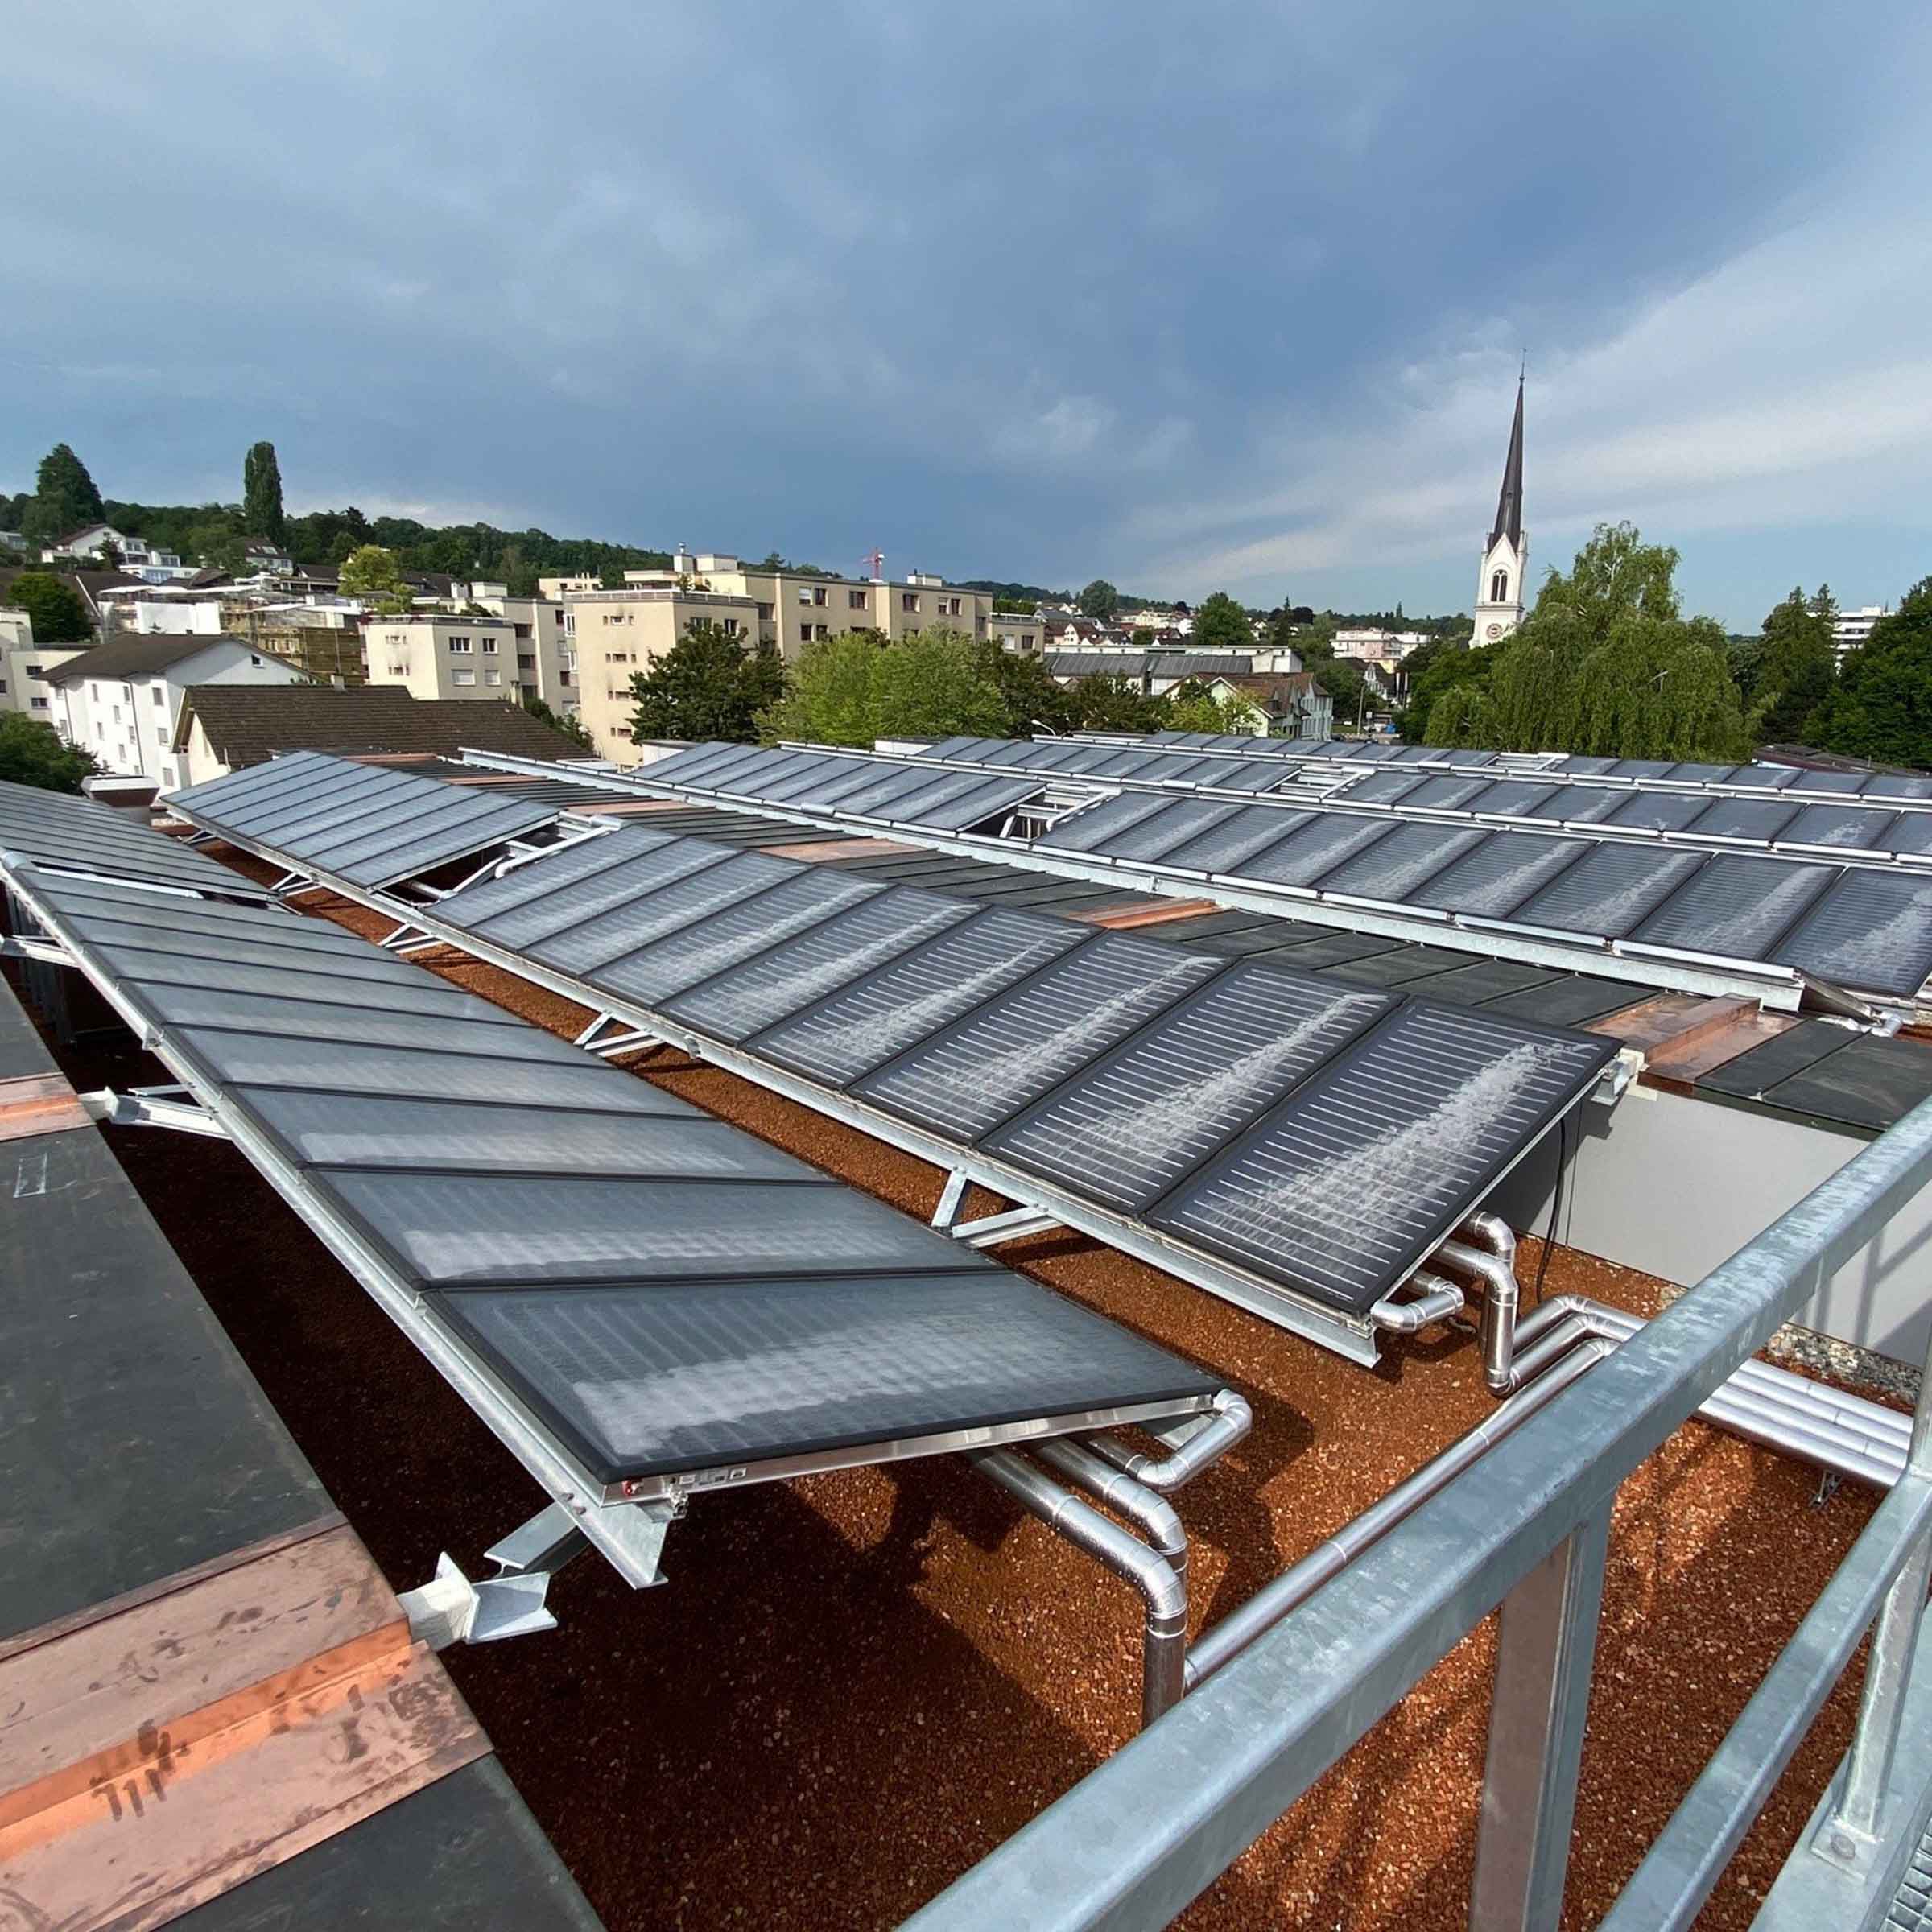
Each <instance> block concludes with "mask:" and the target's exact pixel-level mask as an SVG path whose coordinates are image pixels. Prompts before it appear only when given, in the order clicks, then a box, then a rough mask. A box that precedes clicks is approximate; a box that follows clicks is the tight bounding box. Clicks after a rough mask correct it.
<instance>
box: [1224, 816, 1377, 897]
mask: <svg viewBox="0 0 1932 1932" xmlns="http://www.w3.org/2000/svg"><path fill="white" fill-rule="evenodd" d="M1394 830H1395V825H1394V823H1393V820H1391V819H1367V818H1363V819H1356V818H1347V817H1343V816H1340V815H1326V816H1320V817H1316V818H1314V819H1312V820H1311V823H1309V824H1306V825H1304V826H1302V828H1301V829H1300V830H1299V831H1298V832H1290V833H1289V835H1288V836H1287V837H1286V838H1285V839H1283V840H1280V841H1279V842H1278V844H1274V845H1271V846H1269V848H1268V849H1267V850H1266V851H1265V852H1261V853H1260V854H1258V855H1257V857H1254V858H1252V859H1246V860H1244V861H1242V865H1241V877H1243V878H1245V879H1260V880H1261V881H1263V882H1264V883H1265V884H1267V885H1270V886H1312V885H1314V884H1315V881H1317V880H1318V879H1319V878H1320V877H1322V875H1323V873H1329V872H1332V871H1334V869H1335V867H1336V866H1338V865H1340V864H1341V863H1342V861H1344V860H1345V859H1350V858H1353V857H1355V856H1356V854H1357V853H1358V852H1360V851H1361V850H1362V849H1363V848H1364V847H1365V846H1369V845H1373V844H1374V843H1375V842H1376V841H1377V840H1378V839H1383V838H1386V837H1387V836H1389V833H1390V832H1393V831H1394Z"/></svg>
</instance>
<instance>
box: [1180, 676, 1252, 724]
mask: <svg viewBox="0 0 1932 1932" xmlns="http://www.w3.org/2000/svg"><path fill="white" fill-rule="evenodd" d="M1265 725H1266V719H1265V715H1264V713H1263V712H1262V711H1261V707H1260V706H1259V705H1258V704H1251V703H1250V702H1249V700H1248V699H1246V698H1245V697H1244V696H1242V695H1241V692H1239V691H1229V692H1228V695H1227V696H1225V697H1224V698H1217V697H1216V696H1215V695H1214V692H1213V690H1212V687H1210V686H1209V685H1208V684H1207V683H1205V682H1204V681H1203V680H1202V679H1199V678H1187V679H1183V681H1182V682H1181V683H1179V684H1177V685H1175V686H1174V689H1173V690H1172V691H1169V692H1168V693H1167V725H1166V729H1168V730H1170V731H1218V732H1228V733H1232V732H1246V733H1257V727H1259V728H1261V729H1263V730H1265ZM1257 735H1259V733H1257Z"/></svg>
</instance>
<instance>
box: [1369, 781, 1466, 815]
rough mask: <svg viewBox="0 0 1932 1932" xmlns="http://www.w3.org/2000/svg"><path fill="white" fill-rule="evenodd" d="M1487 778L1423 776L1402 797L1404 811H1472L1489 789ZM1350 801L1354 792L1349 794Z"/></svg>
mask: <svg viewBox="0 0 1932 1932" xmlns="http://www.w3.org/2000/svg"><path fill="white" fill-rule="evenodd" d="M1489 784H1490V782H1489V780H1488V779H1487V778H1424V779H1423V780H1422V783H1421V784H1419V785H1418V786H1416V788H1415V790H1414V791H1411V792H1406V793H1405V794H1404V795H1403V797H1402V806H1403V809H1404V810H1405V811H1407V810H1410V809H1414V810H1418V811H1476V810H1477V809H1478V806H1477V803H1476V802H1477V801H1478V800H1479V799H1481V798H1482V796H1483V795H1484V793H1486V792H1487V791H1488V790H1489ZM1349 796H1350V799H1351V802H1352V801H1353V798H1354V794H1352V793H1351V794H1350V795H1349Z"/></svg>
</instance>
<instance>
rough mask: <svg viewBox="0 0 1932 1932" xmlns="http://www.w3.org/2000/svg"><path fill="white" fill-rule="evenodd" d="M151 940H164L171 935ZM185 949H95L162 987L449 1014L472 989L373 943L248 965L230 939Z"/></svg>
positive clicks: (120, 970) (118, 971)
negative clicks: (359, 956) (350, 950)
mask: <svg viewBox="0 0 1932 1932" xmlns="http://www.w3.org/2000/svg"><path fill="white" fill-rule="evenodd" d="M151 937H153V938H155V939H161V940H163V941H165V940H166V939H167V937H168V935H165V934H156V935H151ZM176 944H177V947H179V948H180V949H179V950H175V951H169V950H168V949H167V947H166V945H165V944H164V943H163V944H160V945H153V944H150V945H144V946H140V947H134V946H116V945H102V946H100V947H97V951H98V952H99V955H100V957H101V960H102V962H103V963H104V964H105V965H107V966H108V967H109V968H111V969H112V970H113V972H114V973H115V975H116V976H118V977H119V978H121V979H123V980H142V981H143V982H146V983H149V984H152V985H161V986H195V987H204V988H208V989H211V990H216V991H225V992H229V993H269V994H281V995H285V996H286V995H288V994H291V993H293V994H295V995H298V996H305V997H309V998H312V999H318V1000H333V1001H341V1002H343V1003H345V1004H347V1005H353V1006H357V1007H363V1006H366V1005H371V1004H376V1005H381V1006H382V1007H383V1008H385V1009H387V1010H389V1011H391V1012H395V1013H451V1012H454V1011H456V1009H458V1008H459V1007H464V1008H465V1009H467V1004H468V1002H469V999H470V996H469V994H468V993H463V992H461V991H460V989H457V988H456V987H454V986H451V985H448V984H447V983H445V982H444V980H439V979H437V978H436V977H434V976H432V975H431V974H429V973H427V972H423V969H422V968H421V967H419V966H412V965H411V964H409V962H408V961H407V960H398V959H396V958H395V957H394V956H393V955H392V954H389V953H378V952H376V951H375V949H374V947H371V948H370V949H369V950H370V955H371V956H370V957H369V959H368V960H352V959H347V958H338V957H337V956H336V955H334V954H332V953H330V954H324V955H323V956H320V957H318V958H316V959H314V960H299V959H298V958H297V957H296V956H295V955H294V954H292V953H288V952H283V953H279V954H278V955H277V956H276V960H275V964H273V965H272V966H262V965H250V964H246V963H245V962H243V961H242V960H237V959H236V958H234V957H233V954H232V952H230V950H229V947H228V945H227V944H224V946H223V947H222V952H221V957H220V958H219V959H211V958H210V957H209V956H208V949H207V947H205V946H204V945H194V944H185V945H184V944H183V943H181V942H180V941H177V942H176ZM489 1010H490V1011H491V1012H492V1013H495V1014H496V1015H497V1018H499V1019H501V1020H502V1021H503V1022H505V1023H506V1024H507V1025H511V1026H514V1025H516V1024H518V1022H516V1021H515V1020H514V1018H512V1016H511V1015H510V1014H508V1013H503V1012H502V1011H501V1010H500V1009H497V1008H496V1007H491V1008H490V1009H489Z"/></svg>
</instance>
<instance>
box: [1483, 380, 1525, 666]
mask: <svg viewBox="0 0 1932 1932" xmlns="http://www.w3.org/2000/svg"><path fill="white" fill-rule="evenodd" d="M1529 574H1530V544H1529V541H1528V539H1526V538H1525V536H1524V535H1523V385H1522V379H1521V378H1520V377H1519V378H1517V385H1516V420H1515V421H1514V422H1513V423H1512V424H1511V425H1510V427H1509V456H1508V457H1507V458H1506V459H1505V461H1504V464H1503V488H1502V493H1501V495H1500V496H1498V497H1497V498H1496V525H1495V527H1494V528H1493V529H1492V530H1491V531H1490V532H1489V541H1488V543H1486V544H1485V545H1484V547H1483V560H1482V563H1481V564H1480V567H1479V568H1478V569H1477V572H1476V635H1475V638H1474V640H1473V642H1476V643H1477V644H1493V643H1495V642H1496V641H1497V640H1498V639H1499V638H1506V637H1508V636H1509V634H1510V632H1511V631H1513V630H1515V629H1516V627H1517V625H1519V624H1520V623H1521V622H1522V621H1523V584H1524V581H1525V579H1526V578H1527V577H1528V576H1529Z"/></svg>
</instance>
